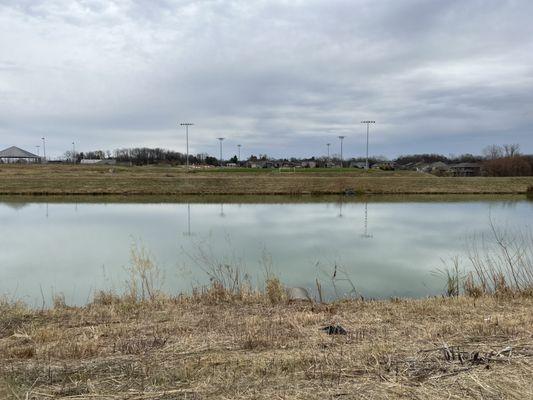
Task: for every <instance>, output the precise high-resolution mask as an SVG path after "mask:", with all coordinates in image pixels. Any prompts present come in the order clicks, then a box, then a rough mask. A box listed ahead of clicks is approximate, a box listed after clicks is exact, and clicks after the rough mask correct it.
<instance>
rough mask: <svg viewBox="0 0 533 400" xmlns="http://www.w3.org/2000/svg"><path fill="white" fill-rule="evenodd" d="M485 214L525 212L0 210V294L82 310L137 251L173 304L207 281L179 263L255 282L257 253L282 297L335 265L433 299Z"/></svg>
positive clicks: (85, 206)
mask: <svg viewBox="0 0 533 400" xmlns="http://www.w3.org/2000/svg"><path fill="white" fill-rule="evenodd" d="M489 210H490V213H491V215H492V218H493V219H494V220H495V221H496V222H497V223H507V224H514V225H516V226H521V225H522V224H523V223H524V221H527V220H528V219H530V218H531V215H532V214H531V211H533V203H532V202H528V201H525V200H524V201H514V202H498V201H474V202H424V203H421V202H411V203H409V202H405V203H401V202H394V203H392V202H390V203H387V202H379V203H374V202H365V203H354V202H327V203H298V204H231V203H224V204H223V203H219V204H198V203H194V204H191V203H178V204H169V203H167V204H89V203H81V204H76V203H61V204H53V207H50V210H49V205H48V203H45V204H43V203H26V204H25V206H24V207H13V206H12V203H1V202H0V221H1V224H2V228H3V229H2V230H1V231H0V277H1V279H0V294H2V293H7V294H9V295H12V296H16V297H22V298H25V299H30V300H32V299H39V300H37V301H40V298H41V294H40V288H41V287H42V288H43V291H44V293H45V296H46V297H47V298H50V294H51V293H54V292H64V293H65V295H66V297H67V300H68V301H69V302H71V303H82V302H84V301H86V299H87V298H89V297H90V293H91V291H92V290H98V289H105V288H115V289H119V288H122V287H123V286H124V283H123V282H124V280H125V279H126V277H127V276H126V274H125V271H124V267H125V266H127V265H128V264H129V250H130V247H131V244H132V242H133V241H134V239H140V240H142V243H143V245H145V246H146V248H147V249H148V250H150V252H151V253H152V254H153V255H154V258H155V261H156V263H157V264H158V265H159V266H160V268H161V269H162V270H163V273H164V276H165V282H164V289H165V290H168V291H170V292H178V291H181V290H189V289H190V287H191V284H192V283H193V282H205V281H206V276H205V274H204V273H203V271H201V270H199V269H198V268H197V267H196V266H195V265H193V264H191V263H190V258H188V257H187V254H193V253H194V252H195V251H196V250H197V249H198V247H199V245H200V244H202V245H207V246H209V251H210V252H212V254H213V255H214V256H216V257H219V258H220V259H223V258H224V257H229V256H231V255H232V254H237V255H238V258H239V259H242V264H243V265H245V266H246V268H247V269H248V272H249V273H250V275H252V276H253V277H256V278H261V277H262V276H263V275H264V265H263V264H261V262H260V260H261V258H262V257H263V256H264V252H265V251H266V252H267V253H268V255H269V257H271V258H272V264H273V269H274V272H276V273H278V274H279V276H280V277H281V279H282V280H283V282H285V283H286V284H287V285H291V286H304V287H308V288H312V287H315V279H316V278H317V277H318V276H320V273H321V272H320V270H323V271H326V272H325V273H327V274H329V276H331V273H332V271H333V268H334V266H335V265H338V266H340V267H342V269H343V271H346V273H347V274H348V275H349V276H350V279H352V281H353V282H354V284H355V286H356V287H357V289H358V291H360V292H361V293H362V294H363V295H364V296H365V297H380V296H425V295H433V294H437V293H440V292H441V290H442V287H443V284H442V281H441V279H440V278H438V277H435V276H434V275H433V274H432V273H431V272H432V271H434V270H435V269H436V268H439V267H441V266H442V264H441V259H446V258H448V257H450V256H453V255H456V254H460V253H461V252H463V249H464V244H465V238H466V237H467V236H468V235H469V234H472V233H479V232H484V231H487V230H488V228H489V227H488V221H489ZM43 211H44V212H43ZM339 217H340V218H339ZM177 232H181V234H178V236H177V238H176V233H177ZM368 239H372V240H368ZM29 248H30V249H31V251H28V249H29ZM184 268H187V269H189V270H190V271H191V272H190V276H187V277H184V276H183V274H182V271H183V269H184ZM104 270H105V274H104V273H103V271H104Z"/></svg>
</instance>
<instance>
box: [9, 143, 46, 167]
mask: <svg viewBox="0 0 533 400" xmlns="http://www.w3.org/2000/svg"><path fill="white" fill-rule="evenodd" d="M0 162H2V163H30V162H31V163H40V162H41V157H39V156H38V155H36V154H33V153H30V152H29V151H26V150H22V149H21V148H19V147H16V146H12V147H9V148H7V149H5V150H2V151H0Z"/></svg>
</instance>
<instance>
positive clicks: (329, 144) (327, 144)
mask: <svg viewBox="0 0 533 400" xmlns="http://www.w3.org/2000/svg"><path fill="white" fill-rule="evenodd" d="M326 146H328V158H327V160H328V163H329V146H331V143H326Z"/></svg>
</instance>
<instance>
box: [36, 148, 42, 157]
mask: <svg viewBox="0 0 533 400" xmlns="http://www.w3.org/2000/svg"><path fill="white" fill-rule="evenodd" d="M35 147H37V157H40V156H41V154H40V151H39V149H40V148H41V146H35Z"/></svg>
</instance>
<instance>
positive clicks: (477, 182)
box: [0, 165, 533, 196]
mask: <svg viewBox="0 0 533 400" xmlns="http://www.w3.org/2000/svg"><path fill="white" fill-rule="evenodd" d="M532 185H533V177H516V178H486V177H472V178H449V177H448V178H446V177H436V176H432V175H429V174H421V173H415V172H408V171H402V172H389V171H371V172H364V171H361V170H354V169H346V170H333V171H327V170H317V171H313V170H305V169H304V170H296V172H283V173H279V172H278V171H277V170H276V171H269V170H259V172H258V171H255V170H248V171H242V170H236V171H232V170H225V171H220V170H210V171H202V172H198V171H196V172H191V173H186V172H184V170H183V169H182V168H177V167H113V168H110V167H103V166H79V165H78V166H72V165H34V166H23V165H1V166H0V195H130V196H132V195H160V196H165V195H171V196H173V195H214V194H228V195H232V194H233V195H300V194H314V195H319V194H341V193H344V192H345V191H346V190H350V191H354V192H356V193H366V194H524V193H526V191H527V188H528V187H530V186H532Z"/></svg>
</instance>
